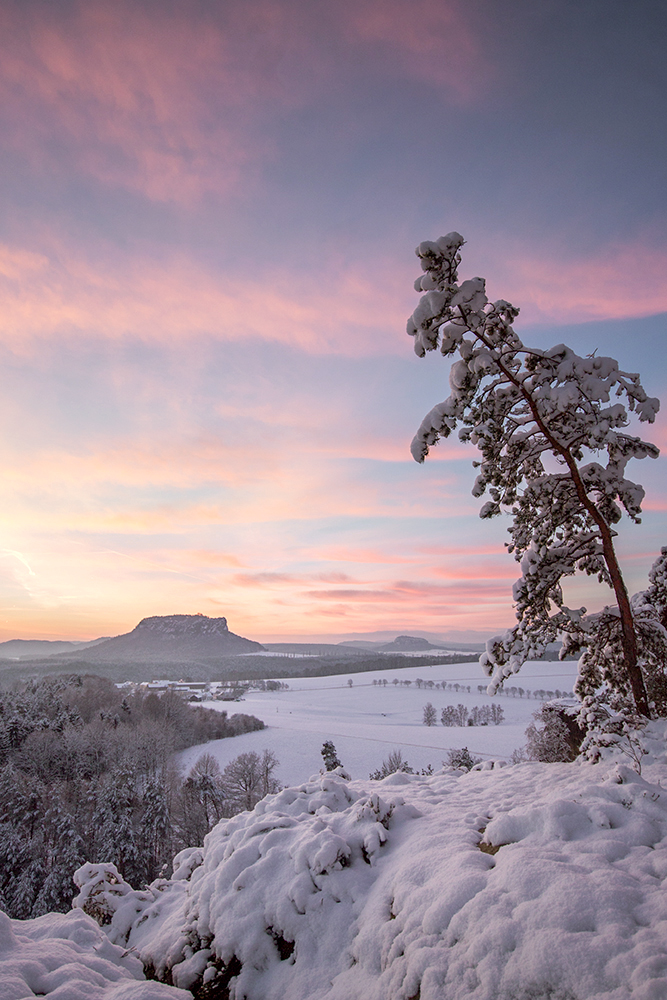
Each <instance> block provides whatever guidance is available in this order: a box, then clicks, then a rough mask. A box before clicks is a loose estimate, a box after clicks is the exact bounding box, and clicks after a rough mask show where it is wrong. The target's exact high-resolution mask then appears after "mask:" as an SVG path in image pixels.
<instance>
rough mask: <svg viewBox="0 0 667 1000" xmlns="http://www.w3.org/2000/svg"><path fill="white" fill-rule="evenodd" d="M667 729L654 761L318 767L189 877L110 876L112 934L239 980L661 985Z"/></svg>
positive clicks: (334, 985)
mask: <svg viewBox="0 0 667 1000" xmlns="http://www.w3.org/2000/svg"><path fill="white" fill-rule="evenodd" d="M666 732H667V729H666V726H665V724H664V723H653V724H652V726H651V732H650V734H649V743H650V753H649V754H648V755H646V756H645V758H644V760H645V761H646V763H645V766H644V769H643V775H642V776H640V775H638V774H637V773H636V772H635V771H634V770H632V769H631V768H629V767H627V766H626V765H625V764H623V763H622V762H621V763H619V760H620V759H621V758H620V757H619V758H618V759H605V760H603V761H602V762H600V763H598V764H591V763H587V762H578V763H575V764H538V763H524V764H520V765H516V766H513V767H495V766H494V767H488V766H487V767H486V768H485V769H481V770H475V771H471V772H470V773H467V772H461V771H455V770H453V769H447V770H444V771H443V772H441V773H440V774H436V775H433V776H429V777H420V776H417V775H409V774H404V773H397V774H393V775H391V776H390V777H388V778H386V779H385V780H384V781H381V782H371V781H354V782H350V781H345V780H344V779H343V778H342V777H341V776H340V775H336V774H327V775H324V776H322V775H318V776H316V777H314V778H312V779H311V780H310V781H308V782H306V783H304V784H302V785H299V786H296V787H293V788H287V789H284V790H283V791H281V792H279V793H278V794H277V795H273V796H268V797H267V798H266V799H264V800H263V801H262V802H260V803H259V804H258V806H257V807H256V808H255V810H254V811H253V812H251V813H242V814H241V815H239V816H235V817H234V818H233V819H230V820H226V821H223V822H221V823H220V824H219V825H218V826H217V827H216V828H215V829H214V830H213V831H212V832H211V833H210V834H209V836H208V837H207V838H206V842H205V845H204V852H203V859H202V858H201V857H200V856H198V855H196V854H195V855H192V857H189V858H188V859H185V860H186V861H187V862H188V864H189V866H190V867H191V868H192V874H191V876H190V877H189V878H187V877H186V878H183V875H184V874H186V875H187V870H188V869H187V867H186V869H185V870H184V867H183V864H181V863H179V866H178V877H177V878H175V879H173V880H171V881H165V880H159V881H158V882H156V883H154V884H153V886H151V887H150V889H149V890H147V891H143V892H135V891H134V890H132V889H130V887H129V886H128V887H127V890H125V889H123V888H122V887H119V886H118V883H117V882H114V881H113V879H111V883H112V884H113V885H114V887H115V888H114V903H113V906H111V907H110V910H109V913H110V914H111V922H110V924H109V925H108V927H107V933H108V935H109V939H110V941H112V942H113V943H114V944H116V945H124V946H125V947H127V948H130V949H132V951H133V953H134V954H136V955H138V956H139V957H140V958H141V959H142V961H143V962H144V963H145V965H146V966H147V967H150V968H152V969H154V970H155V971H156V973H157V974H158V975H159V976H162V977H166V976H171V977H172V981H173V982H174V984H175V985H177V986H181V987H190V988H192V989H193V990H196V989H197V988H198V987H199V986H200V985H201V984H202V983H207V984H211V986H212V987H213V986H216V985H217V986H218V987H219V988H228V990H229V995H230V997H231V998H233V1000H234V998H235V1000H240V998H241V997H245V998H247V1000H283V998H284V997H289V998H290V1000H350V998H352V997H358V996H362V995H363V996H364V998H365V1000H366V998H367V1000H410V998H415V997H420V1000H442V998H443V997H446V998H447V1000H464V998H465V1000H529V998H530V1000H541V998H544V1000H546V998H547V997H548V998H551V1000H556V998H562V1000H627V998H628V997H632V998H633V1000H664V998H665V997H667V893H666V892H665V889H666V888H667V882H666V880H667V791H666V790H665V789H664V787H663V786H664V785H665V781H666V779H667V754H666V744H665V736H666ZM182 860H183V859H182ZM199 861H201V864H199ZM190 862H191V864H190ZM193 866H194V867H193ZM88 874H89V875H90V876H91V878H90V879H89V880H88V881H91V880H92V881H94V880H95V878H97V884H98V885H99V884H100V873H99V871H97V872H89V873H88ZM111 874H112V875H113V873H111ZM114 878H115V876H114ZM80 881H81V878H80ZM87 884H88V883H87V882H86V879H85V878H84V879H83V892H84V893H85V891H86V888H85V887H86V885H87ZM88 895H89V896H90V893H89V894H88ZM107 919H108V917H107ZM220 995H222V994H220Z"/></svg>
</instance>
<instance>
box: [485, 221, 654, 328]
mask: <svg viewBox="0 0 667 1000" xmlns="http://www.w3.org/2000/svg"><path fill="white" fill-rule="evenodd" d="M496 247H497V249H498V255H497V257H495V258H494V257H493V253H494V249H495V248H496ZM484 257H485V258H487V259H488V260H489V261H490V267H489V271H492V273H493V280H492V281H487V294H488V295H489V298H491V299H498V298H505V299H508V300H509V301H511V302H513V303H514V305H517V306H519V307H520V309H521V315H520V318H519V321H518V323H519V324H520V322H521V321H527V322H529V323H581V322H585V321H590V320H604V319H623V318H625V317H630V316H650V315H653V314H655V313H660V312H665V311H667V251H665V249H664V247H661V246H653V245H652V242H651V241H650V240H642V239H639V238H635V239H633V240H630V241H628V242H627V243H626V244H610V245H608V246H606V247H603V248H601V249H600V250H599V251H597V252H596V253H593V254H588V255H583V254H576V253H568V254H567V256H565V255H563V256H556V255H554V254H553V252H552V251H551V250H550V249H548V248H547V247H546V246H537V247H536V246H532V247H530V248H528V247H526V248H518V247H516V246H513V245H512V244H511V243H510V245H506V246H505V247H504V249H503V250H502V252H501V251H500V244H499V241H495V242H494V243H493V244H492V246H491V247H487V248H485V250H484Z"/></svg>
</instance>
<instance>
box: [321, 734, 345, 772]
mask: <svg viewBox="0 0 667 1000" xmlns="http://www.w3.org/2000/svg"><path fill="white" fill-rule="evenodd" d="M320 753H321V754H322V759H323V760H324V767H325V768H326V770H327V771H335V770H336V768H337V767H342V766H343V763H342V761H341V760H339V757H338V754H337V753H336V747H335V746H334V744H333V742H332V741H331V740H325V741H324V743H323V744H322V749H321V750H320Z"/></svg>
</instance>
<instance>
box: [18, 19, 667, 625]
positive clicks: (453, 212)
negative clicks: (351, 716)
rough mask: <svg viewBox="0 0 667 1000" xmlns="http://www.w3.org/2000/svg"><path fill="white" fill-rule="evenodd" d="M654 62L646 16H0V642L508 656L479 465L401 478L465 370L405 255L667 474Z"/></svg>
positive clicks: (664, 522) (665, 23) (665, 322)
mask: <svg viewBox="0 0 667 1000" xmlns="http://www.w3.org/2000/svg"><path fill="white" fill-rule="evenodd" d="M666 37H667V7H666V6H665V4H664V2H663V0H635V2H634V3H632V4H629V3H627V0H545V2H535V0H266V2H265V0H187V2H186V0H128V2H123V0H106V2H100V0H85V2H81V3H78V2H70V0H14V2H12V0H0V47H1V50H2V51H1V57H0V88H1V89H0V144H1V147H0V148H1V154H0V155H1V158H2V160H1V162H2V185H1V186H0V200H1V204H2V215H1V229H0V282H1V285H2V298H1V300H0V302H1V307H0V308H1V323H0V330H1V337H2V344H1V348H0V349H1V352H2V370H3V374H4V377H3V382H2V384H3V390H2V395H1V396H0V414H1V420H2V434H1V446H2V468H3V473H4V475H3V486H2V498H1V502H0V514H1V517H2V542H1V551H2V561H1V563H0V566H1V573H0V581H1V587H2V594H1V598H0V600H1V607H2V615H1V616H0V639H9V638H14V637H18V638H78V639H85V638H95V637H97V636H100V635H115V634H118V633H120V632H126V631H128V630H129V629H131V628H133V627H134V625H135V624H136V623H137V621H138V620H139V619H140V618H142V617H144V616H148V615H163V614H173V613H188V614H190V613H195V612H203V613H204V614H208V615H212V616H217V615H225V616H227V618H228V621H229V625H230V628H231V629H232V630H233V631H235V632H238V633H240V634H242V635H246V636H249V637H250V638H254V639H259V640H262V639H264V640H270V639H279V638H281V637H293V638H299V637H304V636H308V635H319V636H323V637H327V636H329V637H333V636H336V637H339V638H342V637H343V636H350V635H352V634H359V633H366V632H372V631H375V630H385V629H390V630H398V631H402V632H403V631H408V632H418V631H427V632H432V633H437V634H440V635H447V634H457V635H458V636H459V637H460V638H464V637H465V635H464V634H467V635H469V636H470V637H475V636H476V635H481V634H489V633H491V632H493V631H496V630H498V629H499V628H502V627H505V626H508V625H510V624H511V623H512V621H513V611H512V606H511V584H512V582H513V580H514V579H516V577H517V576H518V567H517V565H516V563H515V562H514V561H513V559H512V557H511V556H509V555H507V553H506V552H505V550H504V548H503V542H504V541H505V539H506V538H507V535H506V530H505V529H506V527H507V522H505V523H503V522H502V521H501V520H500V519H497V520H495V521H491V522H487V521H484V522H482V521H480V520H479V519H478V517H477V511H478V508H479V506H480V503H481V502H480V501H478V500H475V499H474V498H472V497H471V495H470V489H471V487H472V482H473V478H474V472H473V470H472V468H471V464H470V463H471V460H472V458H474V457H475V453H474V450H473V449H468V448H466V447H463V446H461V445H458V444H448V443H445V444H441V445H440V446H439V447H438V448H437V449H435V450H434V452H433V454H432V457H431V458H429V460H427V462H426V463H425V464H424V465H423V466H418V465H416V464H415V463H414V462H413V461H412V459H411V458H410V454H409V443H410V440H411V438H412V436H413V434H414V432H415V431H416V429H417V427H418V425H419V423H420V421H421V419H422V417H423V416H424V414H425V413H426V412H427V411H428V410H429V409H430V408H431V407H432V406H433V405H434V404H435V403H437V402H439V401H440V400H441V399H443V398H444V397H445V396H446V395H447V394H448V384H447V375H448V367H449V365H448V362H447V361H446V360H443V359H442V358H440V357H439V356H437V355H435V354H433V355H429V356H427V358H425V359H424V360H419V359H418V358H416V357H415V355H414V353H413V351H412V341H411V339H410V338H409V337H408V336H407V335H406V333H405V322H406V319H407V317H408V315H409V314H410V313H411V312H412V310H413V309H414V307H415V305H416V302H417V295H416V293H415V292H414V290H413V287H412V285H413V281H414V279H415V278H416V277H417V275H418V274H419V273H420V269H419V266H418V262H417V260H416V258H415V256H414V247H415V246H416V244H417V243H419V242H420V241H421V240H424V239H435V238H437V237H438V236H440V235H442V234H443V233H446V232H448V231H450V230H452V229H456V230H458V231H459V232H461V233H462V234H463V235H464V236H465V238H466V240H467V246H466V247H465V248H464V261H463V266H462V269H461V271H462V276H463V277H470V276H473V275H477V274H479V275H482V276H484V277H485V278H486V279H487V289H488V292H489V295H490V297H491V298H494V299H495V298H501V297H502V298H506V299H509V300H510V301H512V302H513V303H514V304H515V305H517V306H520V307H521V315H520V318H519V321H518V323H517V329H518V331H519V333H520V335H521V336H522V338H523V339H524V340H525V341H527V342H528V343H533V344H536V345H537V346H542V347H547V346H549V345H550V344H552V343H554V344H555V343H559V342H562V341H564V342H566V343H568V344H570V346H572V347H573V348H574V349H575V350H577V351H578V352H579V353H581V354H586V353H588V352H590V351H592V350H594V349H597V350H598V353H601V354H611V355H612V356H614V357H617V358H618V359H619V361H620V363H621V364H622V366H623V367H624V368H625V369H626V370H629V371H638V372H640V373H641V375H642V379H643V383H644V386H645V388H646V390H647V392H648V393H649V394H650V395H657V396H661V397H662V398H663V401H664V406H665V409H664V410H663V413H662V414H661V416H660V418H659V420H658V422H657V423H656V424H655V425H654V426H653V427H649V428H648V429H647V428H646V426H643V427H642V428H641V433H642V434H643V435H644V436H646V437H647V438H648V439H649V440H653V441H655V442H656V443H657V444H658V445H659V446H660V447H661V448H662V449H663V451H665V450H666V449H667V418H666V416H665V413H667V391H666V389H667V364H666V362H667V344H666V332H667V235H666V233H667V230H666V226H665V223H666V221H667V211H666V199H665V193H666V192H667V178H666V177H665V173H666V167H665V164H666V163H667V156H666V150H665V144H666V143H665V135H666V130H665V115H666V110H667V87H666V86H665V83H666V77H667V61H666V60H665V57H664V39H665V38H666ZM666 453H667V452H666ZM665 471H666V470H665V459H663V458H660V459H658V460H657V461H650V460H648V459H647V460H646V461H644V462H642V463H635V464H634V465H633V466H631V467H630V468H629V469H628V475H629V476H630V478H634V479H636V480H638V481H639V482H641V483H642V484H643V485H644V487H645V488H646V492H647V499H646V503H645V517H644V520H643V523H642V525H641V526H639V527H637V526H634V525H632V524H631V523H629V522H624V524H623V525H622V526H621V528H620V538H619V550H620V552H621V555H622V562H623V567H624V569H625V571H626V574H627V580H628V585H629V587H630V589H631V590H636V589H638V588H639V587H641V586H642V585H645V582H646V572H647V570H648V568H649V567H650V565H651V563H652V561H653V559H654V558H655V556H656V554H657V553H658V552H659V549H660V546H661V545H667V488H666V486H667V477H666V476H665ZM587 586H588V589H587ZM570 592H571V593H572V594H573V595H574V597H573V599H578V600H579V603H581V602H584V603H587V604H588V606H589V607H590V608H592V607H594V606H599V605H600V604H602V603H607V602H609V601H610V600H611V595H610V594H609V593H608V592H606V591H603V590H602V589H600V588H599V585H597V584H595V585H594V586H589V585H586V584H585V583H577V584H576V585H574V586H573V587H572V588H571V591H570ZM568 593H569V592H568Z"/></svg>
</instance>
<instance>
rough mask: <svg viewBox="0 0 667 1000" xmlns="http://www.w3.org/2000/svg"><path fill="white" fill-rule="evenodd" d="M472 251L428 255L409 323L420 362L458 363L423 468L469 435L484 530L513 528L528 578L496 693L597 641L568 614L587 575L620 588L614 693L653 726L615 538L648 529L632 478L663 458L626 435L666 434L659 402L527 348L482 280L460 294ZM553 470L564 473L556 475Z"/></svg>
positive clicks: (578, 361) (453, 247) (592, 362)
mask: <svg viewBox="0 0 667 1000" xmlns="http://www.w3.org/2000/svg"><path fill="white" fill-rule="evenodd" d="M463 243H464V240H463V237H462V236H460V235H459V234H458V233H455V232H453V233H449V234H448V235H447V236H443V237H441V238H440V239H439V240H437V241H436V242H431V241H427V242H424V243H421V244H420V245H419V247H418V248H417V251H416V253H417V256H418V257H419V259H420V261H421V266H422V270H423V272H424V274H423V275H422V276H421V277H419V278H418V279H417V281H416V282H415V288H416V290H417V291H422V292H424V293H425V294H424V295H423V296H422V298H421V300H420V302H419V305H418V306H417V309H416V310H415V312H414V313H413V315H412V316H411V317H410V319H409V321H408V333H409V334H411V336H413V337H414V347H415V352H416V353H417V354H418V355H419V356H420V357H423V356H424V355H425V353H426V352H427V351H434V350H436V349H438V348H439V350H440V352H441V353H442V354H443V355H445V356H449V355H456V354H458V360H456V361H454V363H453V364H452V367H451V371H450V375H449V382H450V388H451V394H450V395H449V397H448V398H447V399H446V400H445V401H444V402H442V403H440V404H438V405H437V406H436V407H434V408H433V409H432V410H431V411H430V413H429V414H428V415H427V416H426V418H425V419H424V421H423V422H422V425H421V427H420V428H419V431H418V432H417V435H416V437H415V439H414V441H413V443H412V454H413V456H414V458H415V459H416V461H418V462H423V461H424V458H425V457H426V455H427V454H428V451H429V448H430V447H431V446H432V445H434V444H435V443H436V442H437V441H438V439H439V438H441V437H448V436H449V435H450V434H451V433H452V431H454V430H455V429H456V428H457V427H458V428H459V438H460V440H462V441H465V442H471V443H472V444H474V445H476V446H477V448H478V449H479V451H480V452H481V461H479V462H476V463H475V465H476V466H477V468H478V469H479V474H478V476H477V479H476V481H475V485H474V488H473V495H474V496H477V497H481V496H482V495H483V494H484V493H486V492H487V491H488V493H489V496H490V500H489V501H487V502H486V503H485V504H484V505H483V506H482V508H481V510H480V517H483V518H490V517H494V516H496V515H498V514H500V513H501V512H507V513H510V514H511V515H512V526H511V528H510V529H509V531H510V536H511V542H510V544H509V546H508V548H509V551H510V552H513V553H514V555H515V558H516V559H517V560H518V561H520V562H521V571H522V575H521V578H520V579H519V580H518V581H517V582H516V584H515V585H514V591H513V594H514V602H515V606H516V614H517V619H518V621H517V624H516V625H515V626H514V628H512V629H511V630H509V631H508V632H507V633H505V634H504V635H502V636H497V637H495V639H494V640H491V641H490V642H489V643H488V644H487V651H486V653H485V654H483V656H482V660H481V662H482V664H483V666H484V667H485V669H486V670H487V673H488V674H489V675H490V676H491V682H490V685H489V690H490V693H493V692H495V691H496V690H497V689H498V687H499V686H500V685H501V684H502V682H503V681H504V680H505V678H507V677H508V676H510V674H512V673H516V672H517V671H518V670H519V669H520V667H521V665H522V663H523V662H524V661H525V660H526V659H528V658H529V657H535V656H539V655H541V653H542V652H543V651H544V649H545V646H546V644H547V643H548V642H550V641H552V640H554V639H556V638H557V637H558V636H559V635H560V634H563V633H564V634H565V635H568V634H570V635H575V636H576V635H581V634H582V632H583V631H585V612H586V609H585V608H581V609H570V608H568V607H567V606H566V604H565V602H564V597H563V591H562V585H561V581H562V578H563V577H564V576H570V575H572V574H574V573H575V572H576V571H578V570H579V571H583V572H585V573H587V574H588V575H592V576H597V578H598V580H599V581H600V582H601V583H606V584H608V585H609V586H610V587H612V588H613V591H614V594H615V597H616V604H617V611H616V615H617V617H618V618H619V619H620V624H621V628H620V646H621V654H622V670H621V671H619V672H617V674H616V675H615V683H616V684H617V686H618V688H619V689H620V691H621V693H623V694H630V693H631V694H632V697H633V699H634V703H635V706H636V709H637V711H638V712H639V713H640V714H641V715H644V716H648V715H650V708H649V700H648V697H647V692H646V686H645V683H644V677H643V675H642V671H641V667H640V662H639V659H640V658H639V650H638V641H637V633H636V628H635V622H634V618H633V613H632V607H631V604H630V599H629V596H628V591H627V588H626V585H625V582H624V579H623V575H622V573H621V568H620V566H619V562H618V558H617V555H616V551H615V548H614V541H613V539H614V536H615V530H614V525H616V524H617V523H618V521H619V520H620V519H621V516H622V510H625V512H626V513H627V514H628V516H629V517H630V518H631V519H632V520H633V521H635V522H637V523H638V522H639V520H640V516H639V515H640V513H641V502H642V499H643V497H644V490H643V489H642V487H641V486H639V485H638V484H637V483H634V482H631V481H630V480H628V479H626V478H625V467H626V465H627V463H628V461H629V460H630V459H631V458H645V457H646V456H650V457H652V458H655V457H657V455H658V449H657V448H656V447H655V445H653V444H651V443H649V442H646V441H642V440H641V439H640V438H638V437H635V436H632V435H630V434H628V433H627V432H626V431H625V427H626V425H627V424H628V411H634V412H635V414H636V415H637V416H638V417H639V420H640V421H648V422H653V420H654V419H655V415H656V413H657V411H658V408H659V402H658V400H657V399H652V398H649V397H648V396H647V394H646V392H645V391H644V389H643V387H642V385H641V383H640V381H639V376H638V375H634V374H630V373H627V372H623V371H621V370H620V369H619V365H618V362H616V361H615V360H614V359H613V358H606V357H596V356H589V357H580V356H579V355H577V354H575V352H574V351H573V350H571V349H570V348H569V347H566V346H565V345H564V344H558V345H556V346H555V347H552V348H551V349H550V350H540V349H538V348H531V347H527V346H525V345H524V344H523V343H522V342H521V340H520V339H519V337H518V336H517V334H516V332H515V330H514V328H513V326H512V323H513V322H514V320H515V319H516V317H517V315H518V312H519V310H518V309H516V308H515V307H514V306H513V305H511V304H510V303H509V302H506V301H504V300H502V299H500V300H498V301H496V302H489V300H488V299H487V296H486V291H485V283H484V279H483V278H472V279H469V280H467V281H463V282H461V283H460V284H459V279H458V267H459V264H460V262H461V257H460V253H459V251H460V249H461V247H462V246H463ZM612 395H615V396H616V399H617V401H616V402H610V399H611V396H612ZM602 456H604V457H606V464H602V461H604V458H603V457H602ZM545 460H548V461H545ZM553 460H555V463H556V465H557V467H559V471H557V472H553V471H549V469H550V468H551V466H552V465H553ZM582 623H584V624H583V625H582Z"/></svg>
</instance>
